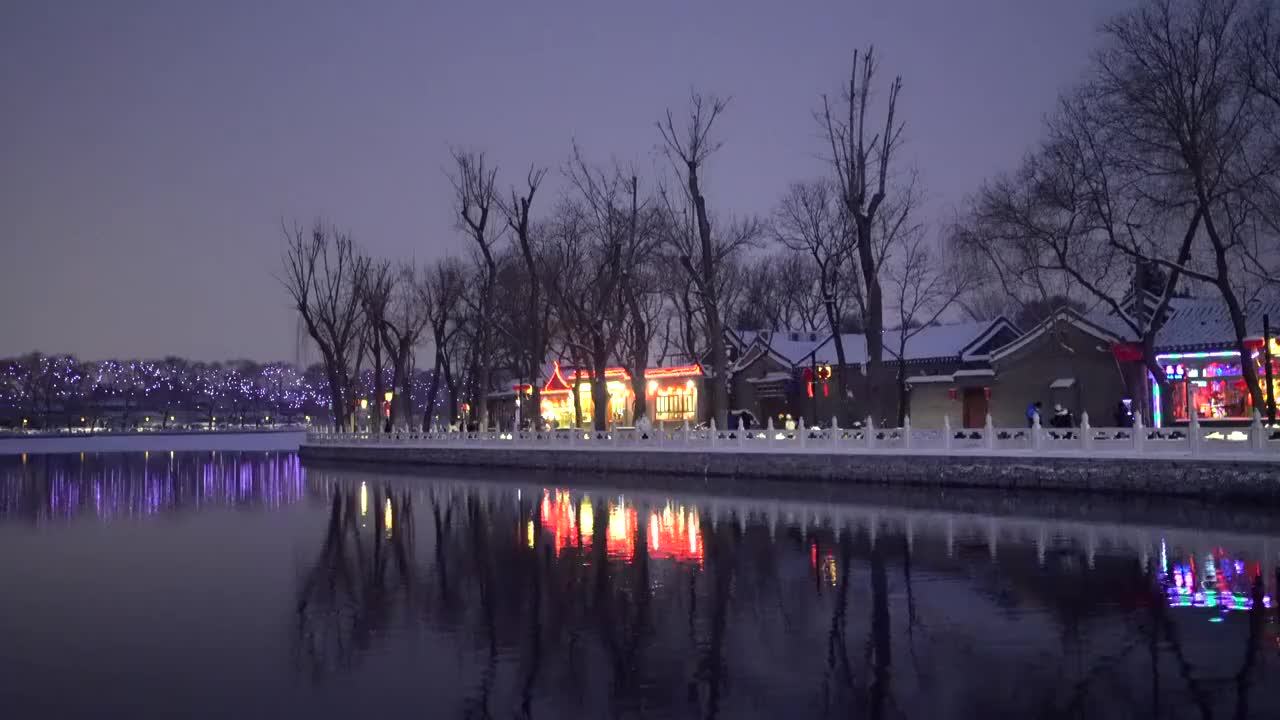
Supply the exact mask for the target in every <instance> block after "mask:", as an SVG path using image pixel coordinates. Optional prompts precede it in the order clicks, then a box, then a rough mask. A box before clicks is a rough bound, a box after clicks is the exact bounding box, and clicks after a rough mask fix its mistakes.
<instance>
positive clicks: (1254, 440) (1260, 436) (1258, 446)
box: [1249, 410, 1267, 452]
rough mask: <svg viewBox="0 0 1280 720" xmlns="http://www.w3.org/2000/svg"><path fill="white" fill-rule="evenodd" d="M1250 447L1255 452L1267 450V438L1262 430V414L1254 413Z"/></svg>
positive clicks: (1250, 428) (1250, 429)
mask: <svg viewBox="0 0 1280 720" xmlns="http://www.w3.org/2000/svg"><path fill="white" fill-rule="evenodd" d="M1249 445H1250V446H1251V447H1252V448H1253V450H1254V452H1262V451H1264V450H1266V449H1267V436H1266V434H1265V431H1264V430H1263V428H1262V413H1260V412H1258V411H1257V410H1254V411H1253V422H1252V423H1251V424H1250V425H1249Z"/></svg>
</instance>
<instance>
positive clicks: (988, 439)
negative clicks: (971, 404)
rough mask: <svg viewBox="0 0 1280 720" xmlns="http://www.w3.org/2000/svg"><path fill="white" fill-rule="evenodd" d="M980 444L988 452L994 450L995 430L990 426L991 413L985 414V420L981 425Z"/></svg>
mask: <svg viewBox="0 0 1280 720" xmlns="http://www.w3.org/2000/svg"><path fill="white" fill-rule="evenodd" d="M982 443H983V445H985V446H986V448H987V449H988V450H995V449H996V428H995V426H994V425H992V424H991V413H987V419H986V421H985V422H984V423H983V425H982Z"/></svg>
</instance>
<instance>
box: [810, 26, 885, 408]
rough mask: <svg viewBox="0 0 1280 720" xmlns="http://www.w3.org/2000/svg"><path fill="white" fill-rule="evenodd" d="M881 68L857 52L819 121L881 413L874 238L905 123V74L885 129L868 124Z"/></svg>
mask: <svg viewBox="0 0 1280 720" xmlns="http://www.w3.org/2000/svg"><path fill="white" fill-rule="evenodd" d="M860 61H861V62H860ZM877 69H878V63H877V62H876V60H875V53H874V50H873V49H868V50H867V51H866V53H864V54H863V55H862V56H861V57H859V55H858V53H856V52H855V53H854V56H853V67H852V69H851V70H850V72H849V86H848V89H847V90H845V91H844V93H843V94H842V96H841V98H840V99H839V100H838V101H836V100H833V99H831V98H829V97H828V96H826V95H823V97H822V110H821V111H820V112H819V114H818V120H819V123H820V125H821V127H822V129H823V132H824V133H825V134H826V139H827V142H828V144H829V145H830V148H831V164H832V167H833V168H834V169H835V177H836V187H837V189H838V190H839V193H840V199H841V201H842V202H843V204H844V209H845V212H846V213H847V214H848V223H849V229H850V231H851V234H852V246H853V249H854V251H855V252H856V253H857V262H858V269H859V272H860V276H861V277H860V280H861V290H862V296H861V302H860V303H859V304H860V307H861V309H862V318H863V326H864V328H865V333H866V343H867V373H866V377H867V381H868V382H867V387H866V397H867V401H868V405H869V407H871V408H873V413H875V414H881V413H879V412H878V410H879V406H880V402H881V400H880V398H879V396H878V393H877V392H876V391H875V388H876V383H877V380H876V378H878V377H879V374H880V367H881V363H882V362H883V359H884V297H883V296H884V293H883V291H882V290H881V287H880V268H881V264H882V262H883V258H877V257H876V246H877V242H876V240H875V236H876V233H877V231H878V230H880V229H883V228H884V227H885V225H884V224H883V223H882V222H881V221H882V214H883V212H884V209H883V206H884V203H885V201H886V199H887V198H888V197H889V192H890V189H891V188H890V185H889V181H890V170H891V168H892V167H893V163H894V157H895V155H896V151H897V150H898V148H899V146H900V144H901V139H902V129H903V124H902V123H901V122H899V121H898V120H897V119H896V117H895V116H896V112H897V107H898V94H899V93H900V92H901V91H902V78H901V77H895V78H894V79H893V81H892V82H891V83H890V84H889V94H888V98H887V99H886V109H885V116H884V117H885V119H884V125H883V127H882V128H881V129H879V130H876V129H875V128H874V127H869V126H868V118H867V115H868V114H869V113H870V112H871V111H872V100H873V98H872V95H871V85H872V83H873V82H874V81H875V77H876V71H877ZM872 122H874V121H872ZM878 223H879V225H878Z"/></svg>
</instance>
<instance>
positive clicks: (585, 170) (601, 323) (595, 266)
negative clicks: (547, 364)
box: [551, 147, 642, 430]
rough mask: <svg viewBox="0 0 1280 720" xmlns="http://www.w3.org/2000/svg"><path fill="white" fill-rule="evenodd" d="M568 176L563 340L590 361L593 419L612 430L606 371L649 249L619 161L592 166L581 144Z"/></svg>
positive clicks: (560, 245)
mask: <svg viewBox="0 0 1280 720" xmlns="http://www.w3.org/2000/svg"><path fill="white" fill-rule="evenodd" d="M566 175H567V176H568V179H569V181H570V183H571V184H572V185H573V187H574V189H575V190H576V196H577V197H576V198H575V199H574V200H571V201H566V202H563V203H561V205H560V207H559V208H558V212H557V218H556V229H555V232H554V233H553V237H554V240H553V248H554V251H553V253H554V254H553V260H554V263H555V264H556V265H557V266H559V267H563V268H572V272H565V273H560V274H558V275H556V276H555V280H554V282H553V283H552V284H551V290H552V296H553V298H554V300H555V303H556V311H557V314H558V316H559V318H560V321H561V323H562V324H563V325H564V328H565V333H564V338H563V340H564V342H565V344H566V346H567V347H568V348H570V350H571V353H572V354H574V355H576V356H577V358H576V359H585V360H586V361H587V365H588V366H589V370H590V373H591V400H592V409H593V412H592V423H593V425H594V427H595V428H596V429H597V430H604V429H606V427H607V425H608V421H609V402H610V397H609V388H608V384H607V380H606V378H605V371H606V370H607V369H608V367H609V364H610V361H611V360H612V359H613V358H614V357H615V354H616V349H617V348H618V346H619V343H620V341H621V336H622V333H623V329H624V322H625V318H626V303H625V302H624V301H623V298H622V284H623V282H624V276H625V274H626V273H627V272H628V271H630V270H631V269H632V268H634V266H635V264H636V262H637V258H638V257H639V255H640V251H641V249H642V248H641V247H640V237H639V234H638V233H637V232H635V231H634V227H633V223H632V213H631V210H632V208H633V207H634V205H630V206H629V205H628V202H629V201H630V199H631V198H632V197H633V196H632V193H631V189H632V188H633V187H634V185H633V184H632V183H631V182H630V181H629V179H628V178H626V177H624V175H623V174H622V173H621V172H620V171H619V170H618V169H617V168H613V169H612V170H610V171H605V170H601V169H598V168H594V167H592V166H591V165H589V164H588V163H587V161H586V160H585V159H584V158H583V156H582V154H581V152H580V151H579V150H578V149H577V148H576V147H575V148H574V154H573V158H572V160H571V161H570V163H569V165H568V167H567V168H566ZM637 212H638V209H637ZM578 367H579V368H580V367H581V365H578Z"/></svg>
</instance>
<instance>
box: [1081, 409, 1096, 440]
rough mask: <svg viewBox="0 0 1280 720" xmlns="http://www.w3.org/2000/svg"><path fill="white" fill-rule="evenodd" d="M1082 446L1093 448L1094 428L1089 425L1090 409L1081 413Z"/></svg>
mask: <svg viewBox="0 0 1280 720" xmlns="http://www.w3.org/2000/svg"><path fill="white" fill-rule="evenodd" d="M1080 447H1082V448H1084V449H1085V450H1091V449H1093V429H1092V428H1090V427H1089V411H1088V410H1085V411H1084V412H1082V413H1080Z"/></svg>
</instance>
